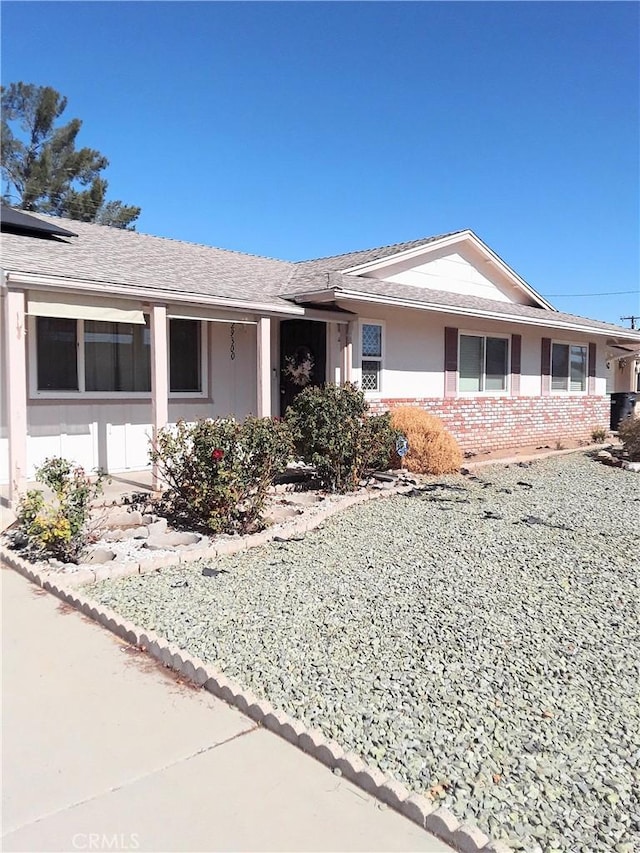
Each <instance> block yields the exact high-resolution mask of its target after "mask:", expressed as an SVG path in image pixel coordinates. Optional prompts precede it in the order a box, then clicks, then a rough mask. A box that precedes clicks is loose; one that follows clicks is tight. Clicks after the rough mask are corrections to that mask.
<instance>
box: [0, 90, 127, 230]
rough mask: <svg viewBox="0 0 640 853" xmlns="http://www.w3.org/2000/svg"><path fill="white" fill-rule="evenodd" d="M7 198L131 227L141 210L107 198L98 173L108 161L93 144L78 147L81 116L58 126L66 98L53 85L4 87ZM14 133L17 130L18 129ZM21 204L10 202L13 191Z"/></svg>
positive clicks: (53, 211) (43, 210)
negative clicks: (89, 146) (91, 145)
mask: <svg viewBox="0 0 640 853" xmlns="http://www.w3.org/2000/svg"><path fill="white" fill-rule="evenodd" d="M1 91H2V140H1V144H2V177H3V180H4V181H5V183H6V187H5V192H4V194H3V200H4V201H6V202H7V203H9V204H12V205H13V206H14V207H20V208H22V209H23V210H32V211H35V212H40V213H50V214H53V215H56V216H66V217H68V218H70V219H79V220H82V221H83V222H99V223H100V224H102V225H113V226H115V227H117V228H129V229H133V228H135V226H134V225H133V224H132V223H133V222H134V221H135V220H136V219H137V218H138V216H139V215H140V208H139V207H134V206H132V205H126V204H123V202H121V201H107V200H106V193H107V181H106V180H105V179H104V178H102V177H100V172H102V171H103V170H104V169H106V168H107V166H108V165H109V161H108V160H107V158H106V157H104V156H103V155H102V154H101V153H100V152H99V151H95V150H94V149H93V148H80V149H76V137H77V136H78V132H79V130H80V128H81V127H82V122H81V121H80V119H77V118H74V119H71V121H70V122H68V123H67V124H64V125H61V126H58V127H56V126H55V124H56V121H57V119H59V118H60V116H61V115H62V113H63V112H64V111H65V109H66V106H67V99H66V98H65V97H64V96H63V95H61V94H60V93H59V92H57V91H56V90H55V89H53V88H51V86H34V85H33V84H30V83H22V82H21V83H11V84H10V85H9V86H8V87H5V86H3V87H2V90H1ZM14 131H15V132H14ZM12 188H13V190H15V192H16V193H17V196H18V199H19V200H18V202H17V204H16V202H15V201H11V189H12Z"/></svg>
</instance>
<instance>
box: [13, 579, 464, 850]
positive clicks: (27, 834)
mask: <svg viewBox="0 0 640 853" xmlns="http://www.w3.org/2000/svg"><path fill="white" fill-rule="evenodd" d="M1 576H2V608H3V628H2V692H3V697H2V698H3V723H2V739H3V760H2V764H3V767H2V771H3V779H2V782H3V784H2V788H3V792H2V805H3V819H2V824H3V825H2V832H3V835H2V849H3V850H5V851H18V850H30V851H49V850H65V851H75V850H80V851H82V850H141V851H142V850H148V851H178V850H186V851H214V850H245V851H247V850H264V851H268V850H280V851H285V850H297V851H312V850H317V851H329V850H342V851H356V850H369V851H374V850H405V851H412V850H416V851H431V853H446V851H449V850H450V848H449V847H448V846H447V845H445V844H443V843H442V842H440V841H438V840H437V839H435V838H433V837H432V836H430V835H429V834H427V833H426V832H424V831H422V830H421V829H419V828H418V827H416V826H415V825H413V824H412V823H411V822H409V821H408V820H406V819H405V818H403V817H401V816H400V815H398V814H396V813H394V812H393V811H391V810H389V809H385V808H381V807H380V806H379V805H378V804H377V802H376V801H375V800H373V799H372V798H371V797H368V796H367V795H366V794H364V792H362V791H360V790H359V789H358V788H356V787H354V786H353V785H351V784H350V783H348V782H346V781H345V780H344V779H341V778H339V777H336V776H334V775H333V774H332V773H331V772H330V771H329V770H328V769H327V768H325V767H323V766H322V765H321V764H319V763H318V762H316V761H314V760H313V759H312V758H310V757H309V756H307V755H305V754H303V753H302V752H300V751H299V750H297V749H295V748H294V747H292V746H291V745H290V744H288V743H286V742H285V741H283V740H281V739H280V738H278V737H277V736H276V735H274V734H272V733H271V732H268V731H266V730H265V729H262V728H259V727H257V726H256V725H255V724H254V723H253V721H251V720H250V719H248V718H247V717H244V716H243V715H242V714H240V713H239V712H238V711H236V710H234V709H233V708H230V707H229V706H227V705H226V704H224V703H223V702H220V701H219V700H217V699H215V698H214V697H213V696H211V695H210V694H208V693H206V692H204V691H203V690H196V689H194V688H191V687H189V686H188V685H186V684H184V683H182V682H180V681H179V680H178V679H177V678H176V677H175V676H173V675H171V674H170V673H169V672H168V671H167V670H165V669H163V668H162V667H160V666H158V665H157V664H156V663H155V662H153V661H152V660H151V659H150V658H148V657H147V656H146V655H145V654H143V653H141V652H139V651H137V650H136V649H132V648H130V647H129V646H127V645H126V644H125V643H122V642H121V641H119V640H118V639H117V638H116V637H114V636H113V635H111V634H109V633H108V632H107V631H105V630H103V629H102V628H100V627H99V626H98V625H96V624H95V623H93V622H91V621H90V620H88V619H86V618H85V617H84V616H81V615H80V614H79V613H77V612H76V611H75V610H73V609H72V608H70V607H68V606H67V605H65V604H63V603H62V602H60V601H59V600H58V599H56V598H54V597H53V596H51V595H49V594H47V593H45V592H43V591H42V590H41V589H39V588H37V587H35V586H33V585H32V584H30V583H29V582H28V581H27V580H25V579H24V578H22V577H21V576H20V575H18V574H16V573H15V572H13V571H12V570H10V569H7V568H3V569H2V572H1Z"/></svg>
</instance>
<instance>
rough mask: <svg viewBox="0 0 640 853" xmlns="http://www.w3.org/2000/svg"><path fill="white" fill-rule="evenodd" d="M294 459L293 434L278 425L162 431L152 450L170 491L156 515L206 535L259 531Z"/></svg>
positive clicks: (226, 423)
mask: <svg viewBox="0 0 640 853" xmlns="http://www.w3.org/2000/svg"><path fill="white" fill-rule="evenodd" d="M292 453H293V442H292V440H291V435H290V432H289V429H288V427H287V425H286V424H285V423H283V422H281V421H279V420H276V419H272V418H253V417H250V418H247V419H246V420H244V421H243V422H242V423H238V422H237V421H236V420H234V419H233V418H216V419H205V420H199V421H197V422H195V423H191V424H187V423H185V421H182V420H181V421H179V422H178V423H177V424H176V426H175V427H165V428H164V429H162V430H160V432H159V433H158V436H157V438H156V441H155V443H154V444H153V446H152V449H151V453H150V456H151V461H152V462H153V463H155V464H157V466H158V470H159V472H160V475H161V477H162V478H163V480H164V481H165V483H166V484H167V487H168V488H167V489H166V491H165V492H164V494H163V495H162V498H161V500H160V502H159V503H158V506H157V510H158V511H159V512H161V513H162V514H164V515H165V516H166V517H167V518H169V519H170V520H171V522H172V524H174V525H175V526H178V527H188V528H191V529H195V530H202V531H204V532H205V533H249V532H253V531H255V530H259V529H261V528H262V527H263V523H262V520H261V514H262V511H263V509H264V504H265V499H266V496H267V492H268V490H269V487H270V486H271V484H272V482H273V478H274V477H275V475H276V474H278V473H279V472H281V471H283V470H284V468H285V467H286V465H287V462H288V461H289V459H290V458H291V456H292Z"/></svg>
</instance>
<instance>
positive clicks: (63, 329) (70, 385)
mask: <svg viewBox="0 0 640 853" xmlns="http://www.w3.org/2000/svg"><path fill="white" fill-rule="evenodd" d="M36 329H37V335H36V337H37V359H38V391H77V390H78V330H77V321H76V320H64V319H61V318H59V317H38V318H37V326H36Z"/></svg>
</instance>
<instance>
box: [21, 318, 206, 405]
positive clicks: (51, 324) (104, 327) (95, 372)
mask: <svg viewBox="0 0 640 853" xmlns="http://www.w3.org/2000/svg"><path fill="white" fill-rule="evenodd" d="M30 328H31V329H32V330H33V331H34V332H35V334H34V335H30V339H31V344H30V346H31V358H32V359H33V360H34V361H35V364H36V370H35V371H34V376H33V379H32V382H33V384H32V386H31V392H32V393H37V392H49V393H53V394H56V393H60V394H62V395H63V396H69V395H71V394H78V393H79V394H85V393H86V394H94V395H96V396H100V395H108V394H146V395H149V394H150V392H151V330H150V328H149V325H148V317H147V316H146V315H145V324H144V325H142V324H141V323H120V322H112V321H106V320H76V319H62V318H58V317H34V318H33V324H32V325H31V326H30ZM201 328H202V322H201V321H200V320H191V319H171V320H170V321H169V341H168V345H169V388H170V391H171V392H172V393H175V392H177V393H197V394H201V393H202V388H203V386H204V385H206V372H205V371H206V367H205V364H206V359H205V358H204V357H203V353H202V346H203V343H204V342H203V337H202V333H201Z"/></svg>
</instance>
